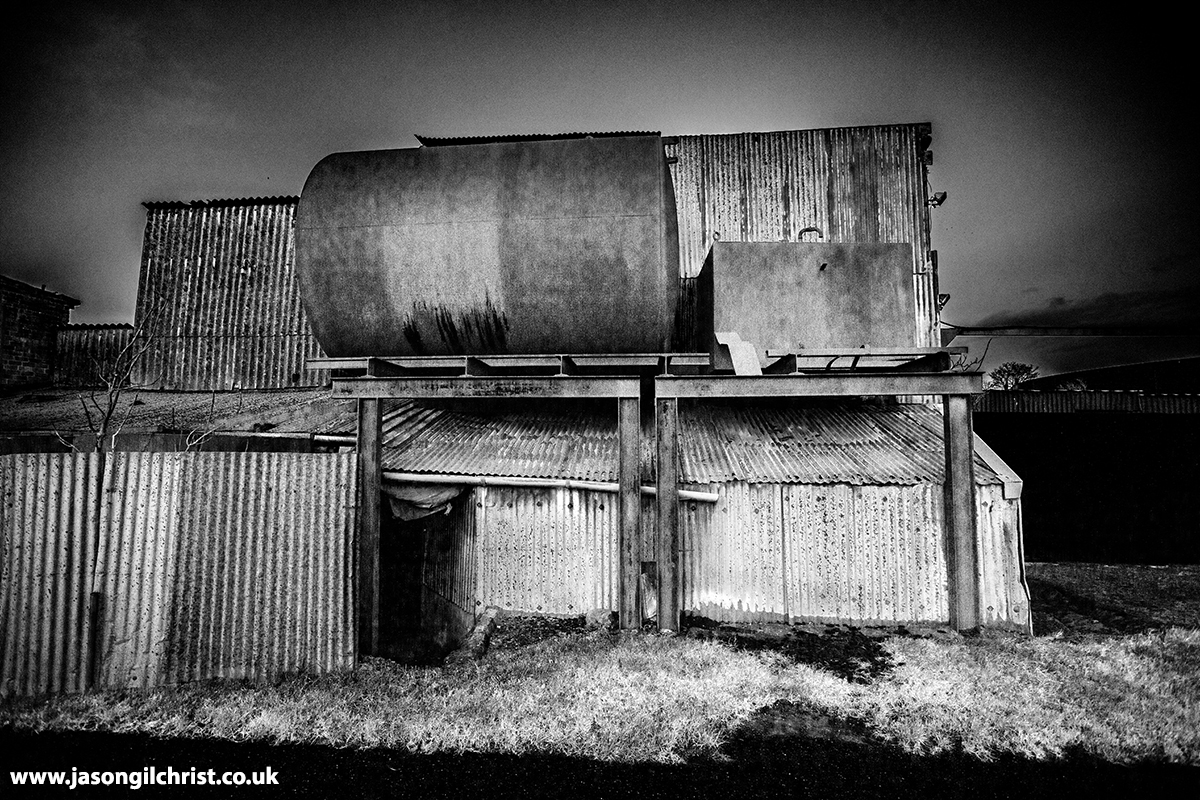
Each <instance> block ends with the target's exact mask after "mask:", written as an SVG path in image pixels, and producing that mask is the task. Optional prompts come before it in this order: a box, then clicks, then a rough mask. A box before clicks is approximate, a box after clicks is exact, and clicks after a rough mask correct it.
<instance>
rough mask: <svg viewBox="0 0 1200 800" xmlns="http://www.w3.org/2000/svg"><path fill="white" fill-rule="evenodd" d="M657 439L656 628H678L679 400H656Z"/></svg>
mask: <svg viewBox="0 0 1200 800" xmlns="http://www.w3.org/2000/svg"><path fill="white" fill-rule="evenodd" d="M656 406H657V412H658V413H657V415H656V419H657V425H656V426H655V430H656V435H657V439H658V442H657V444H658V498H657V503H658V629H659V630H660V631H664V632H665V631H677V630H679V597H678V593H677V591H676V588H677V587H678V584H679V581H678V578H679V575H678V573H679V563H678V560H677V558H676V553H677V552H678V547H677V544H676V543H677V541H678V535H679V531H678V528H679V495H678V489H679V478H678V466H677V465H678V459H677V456H676V450H677V447H678V443H677V441H676V433H677V427H678V420H679V401H678V400H676V399H675V398H667V399H661V400H658V401H657V402H656Z"/></svg>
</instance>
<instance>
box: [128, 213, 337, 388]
mask: <svg viewBox="0 0 1200 800" xmlns="http://www.w3.org/2000/svg"><path fill="white" fill-rule="evenodd" d="M296 202H297V199H296V198H294V197H273V198H255V199H248V200H232V201H212V202H198V203H192V204H184V203H147V204H146V208H147V215H146V233H145V239H144V243H143V248H142V269H141V280H140V284H139V287H138V305H137V313H136V318H135V322H136V323H137V324H138V325H143V324H144V325H145V326H146V329H147V331H148V332H149V333H151V334H152V335H153V337H154V345H153V347H152V348H151V349H150V351H148V352H147V357H146V358H145V360H144V361H143V362H142V363H141V364H140V365H139V366H140V369H139V370H138V372H137V374H136V376H135V380H136V381H137V382H138V383H141V384H147V385H155V386H160V387H162V388H167V389H218V390H219V389H233V388H246V389H248V388H273V387H288V386H319V385H323V384H324V383H326V382H327V380H328V375H327V374H325V373H323V372H311V371H309V370H307V369H306V367H305V365H304V362H305V359H307V358H312V357H316V356H320V355H323V354H322V352H321V349H320V347H319V346H318V344H317V342H316V339H315V338H314V337H313V335H312V331H311V330H310V328H309V325H308V321H307V318H306V317H305V315H304V310H303V307H302V305H301V300H300V289H299V285H298V283H297V281H296V273H295V243H294V238H293V225H294V221H295V213H296Z"/></svg>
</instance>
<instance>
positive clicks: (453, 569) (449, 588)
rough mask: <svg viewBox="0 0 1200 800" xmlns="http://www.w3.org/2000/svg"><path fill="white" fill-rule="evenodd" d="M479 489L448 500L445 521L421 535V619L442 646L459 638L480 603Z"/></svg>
mask: <svg viewBox="0 0 1200 800" xmlns="http://www.w3.org/2000/svg"><path fill="white" fill-rule="evenodd" d="M480 491H481V490H478V489H468V490H466V491H464V492H463V494H462V495H461V496H460V497H459V498H457V499H456V500H455V501H454V502H453V504H452V505H451V511H450V519H449V520H448V522H447V524H446V525H445V526H444V527H439V528H438V529H437V530H436V531H434V532H431V533H429V534H427V538H426V540H425V555H424V558H423V560H422V564H421V587H422V594H421V624H422V628H423V629H424V630H423V633H424V634H425V635H427V636H429V638H431V639H432V640H433V641H434V642H435V643H437V644H439V645H442V646H447V647H448V646H453V645H454V644H457V643H458V642H459V641H461V640H462V638H463V636H464V635H465V634H466V633H467V632H469V630H470V628H471V627H472V626H473V625H474V624H475V615H476V614H477V613H478V612H479V611H481V610H482V606H483V603H482V601H480V600H479V599H478V598H477V597H476V594H475V574H476V569H477V567H476V559H477V557H478V554H479V549H478V547H477V541H478V524H477V522H476V519H477V511H478V509H479V508H480V507H481V506H480V503H481V502H482V501H481V499H480V497H479V493H480Z"/></svg>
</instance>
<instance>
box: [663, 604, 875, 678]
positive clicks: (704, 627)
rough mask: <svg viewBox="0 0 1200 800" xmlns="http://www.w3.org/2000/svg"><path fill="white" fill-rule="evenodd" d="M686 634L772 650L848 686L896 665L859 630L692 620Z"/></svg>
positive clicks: (739, 646)
mask: <svg viewBox="0 0 1200 800" xmlns="http://www.w3.org/2000/svg"><path fill="white" fill-rule="evenodd" d="M690 625H691V627H689V628H688V631H687V635H688V636H691V637H694V638H698V639H712V640H715V641H719V642H723V643H725V644H728V645H730V646H732V647H734V648H736V649H738V650H747V651H750V652H758V651H762V650H771V651H774V652H777V653H780V654H782V655H784V656H786V657H788V658H790V659H791V660H792V661H795V662H796V663H798V664H808V665H809V666H811V667H816V668H817V669H822V670H826V671H828V672H832V673H834V674H835V675H837V676H838V677H840V678H842V679H844V680H847V681H850V682H851V683H860V684H867V683H871V682H872V681H874V680H875V679H876V678H879V677H880V676H882V675H886V674H888V673H889V672H891V670H892V668H893V667H894V666H895V664H894V663H893V661H892V658H891V656H890V655H889V654H888V652H887V651H886V650H884V649H883V645H882V644H881V642H882V639H881V638H879V637H874V636H867V635H866V634H864V633H863V632H862V631H861V630H860V629H858V628H843V627H835V626H829V627H826V628H825V629H824V630H813V629H809V628H798V627H792V626H780V627H779V629H763V630H758V629H752V628H740V627H737V626H734V625H720V624H717V623H715V622H712V621H711V620H705V619H703V618H693V620H692V621H691V623H690Z"/></svg>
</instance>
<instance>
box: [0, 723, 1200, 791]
mask: <svg viewBox="0 0 1200 800" xmlns="http://www.w3.org/2000/svg"><path fill="white" fill-rule="evenodd" d="M789 716H794V715H789ZM794 734H795V731H787V732H786V735H779V736H776V735H772V734H771V733H769V732H766V733H764V732H763V731H762V730H753V729H749V728H748V729H746V730H744V731H742V732H741V733H740V734H739V735H738V736H737V737H735V738H734V740H733V741H732V742H731V743H730V744H729V746H728V747H727V749H726V756H727V757H728V759H729V760H728V761H716V760H706V761H702V762H696V763H688V764H680V765H647V764H634V765H628V764H608V763H599V762H593V761H586V760H582V759H573V758H566V757H557V756H532V757H516V756H495V755H477V754H466V755H428V756H422V755H412V754H409V753H404V752H396V751H391V750H353V749H337V748H331V747H321V746H313V745H269V744H262V743H256V742H245V743H235V742H227V741H210V740H194V739H154V738H151V737H148V736H143V735H137V736H135V735H126V734H109V733H43V734H29V733H14V732H12V731H0V753H3V755H0V760H2V761H3V763H4V765H5V766H4V770H5V772H6V773H7V771H9V770H12V769H23V770H65V771H68V772H69V771H70V770H71V768H72V767H74V768H77V769H79V770H80V771H98V770H140V769H142V768H143V767H147V766H154V767H155V768H156V769H158V770H165V769H166V768H167V767H172V768H174V769H176V770H187V769H190V768H192V767H195V768H196V769H198V770H206V769H209V768H212V769H214V770H216V771H217V773H218V774H220V773H221V772H224V771H235V770H236V771H243V772H247V773H248V772H252V771H262V770H264V769H265V768H266V767H268V766H270V767H271V768H272V769H273V770H275V771H276V772H277V773H278V775H279V786H277V787H242V788H240V789H238V790H236V792H235V791H234V790H231V789H229V788H227V787H217V788H208V787H203V788H197V787H184V786H169V787H145V788H143V789H142V790H140V791H138V792H137V793H136V794H135V796H143V795H145V796H156V795H158V794H162V795H169V796H172V797H175V796H179V795H181V794H182V795H183V796H208V797H227V796H239V797H240V796H243V795H246V796H255V795H264V794H270V795H271V796H274V797H335V796H336V797H408V798H441V797H445V798H455V799H456V800H461V798H464V797H570V796H574V795H583V796H588V797H622V798H624V797H635V796H636V797H638V798H651V797H720V796H725V797H747V796H760V797H761V796H770V797H777V796H812V797H881V796H916V795H924V796H931V797H1022V798H1030V797H1073V796H1082V795H1091V796H1096V793H1097V792H1102V795H1103V796H1114V794H1113V793H1115V792H1121V793H1124V792H1129V793H1130V795H1129V796H1135V794H1136V795H1139V796H1140V795H1145V794H1146V793H1147V792H1148V791H1150V792H1153V791H1155V790H1178V789H1179V788H1184V787H1186V786H1187V785H1189V784H1190V785H1193V786H1194V785H1195V783H1196V781H1197V780H1200V770H1197V769H1194V768H1185V767H1177V766H1168V765H1154V766H1140V767H1137V768H1128V767H1118V766H1114V765H1111V764H1105V763H1102V762H1097V761H1094V760H1090V759H1087V758H1083V757H1075V758H1072V759H1070V760H1066V761H1060V762H1030V761H1023V760H1019V759H1011V758H1009V759H1000V760H998V761H995V762H990V763H983V762H979V761H976V760H974V759H971V758H967V757H963V756H939V757H918V756H910V755H907V754H905V753H903V752H900V751H899V750H896V749H894V748H891V747H886V746H881V745H878V744H871V743H868V742H860V741H848V740H845V739H834V738H828V737H817V738H808V737H798V736H796V735H794ZM3 778H4V782H5V784H6V785H7V784H8V783H9V777H8V775H7V774H5V775H4V776H3ZM49 793H50V791H49V790H47V789H46V788H45V787H38V788H36V789H35V788H32V787H25V788H17V787H14V788H13V789H11V790H7V791H6V795H5V796H7V797H24V796H34V795H37V796H43V795H45V794H49ZM61 794H63V795H67V794H74V795H78V796H89V797H90V796H100V797H104V796H117V795H119V796H126V795H128V794H131V793H130V792H129V791H128V788H127V787H116V786H113V787H82V788H81V789H79V790H77V791H76V792H74V793H70V792H68V791H66V790H65V789H64V790H62V791H61Z"/></svg>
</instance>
